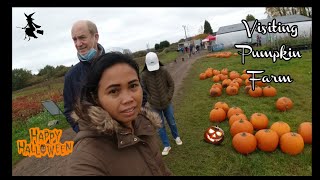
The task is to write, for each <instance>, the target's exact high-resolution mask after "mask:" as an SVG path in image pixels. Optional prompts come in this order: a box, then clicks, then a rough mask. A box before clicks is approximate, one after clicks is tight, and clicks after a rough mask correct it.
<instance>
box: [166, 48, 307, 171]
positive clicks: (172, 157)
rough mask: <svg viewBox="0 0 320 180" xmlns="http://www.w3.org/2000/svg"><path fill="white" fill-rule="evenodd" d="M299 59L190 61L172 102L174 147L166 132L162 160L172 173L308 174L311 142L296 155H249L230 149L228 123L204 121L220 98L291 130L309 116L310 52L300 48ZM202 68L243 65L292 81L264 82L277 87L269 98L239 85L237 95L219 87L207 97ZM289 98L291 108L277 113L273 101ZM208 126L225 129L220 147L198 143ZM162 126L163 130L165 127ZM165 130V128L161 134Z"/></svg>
mask: <svg viewBox="0 0 320 180" xmlns="http://www.w3.org/2000/svg"><path fill="white" fill-rule="evenodd" d="M301 54H302V58H301V59H298V58H296V59H291V60H290V61H283V60H278V61H277V62H276V63H272V59H270V58H269V59H253V58H251V57H246V61H245V62H246V63H245V65H242V64H241V59H240V56H232V57H230V58H202V59H199V60H197V62H195V63H194V65H193V67H192V69H191V70H190V72H189V74H188V76H187V77H186V79H185V81H184V82H183V87H182V88H181V89H180V90H179V91H182V92H183V93H178V96H177V97H176V99H175V101H174V109H175V118H176V121H177V125H178V130H179V133H180V136H181V139H182V141H183V145H182V146H177V145H176V144H175V143H174V141H173V139H172V136H170V138H171V146H172V147H173V148H172V150H171V151H170V153H169V155H168V156H165V157H164V159H165V162H166V163H167V165H168V167H169V168H170V169H171V170H172V172H173V173H174V174H175V175H181V176H185V175H191V176H198V175H204V176H216V175H221V176H237V175H241V176H311V175H312V145H309V144H305V146H304V150H303V151H302V153H300V154H298V155H295V156H291V155H288V154H285V153H283V152H282V151H281V150H280V147H279V146H278V148H277V149H276V150H275V151H274V152H272V153H268V152H263V151H260V150H259V149H257V150H256V151H254V152H253V153H251V154H249V155H242V154H240V153H238V152H237V151H236V150H235V149H234V148H233V147H232V144H231V142H232V138H231V134H230V131H229V124H228V121H227V120H226V121H223V122H221V123H220V124H217V123H212V122H210V121H209V113H210V111H211V109H212V107H213V105H214V104H215V103H216V102H218V101H222V102H226V103H227V104H228V105H229V107H234V106H237V107H240V108H241V109H243V110H244V113H245V115H246V116H247V117H248V118H250V116H251V115H252V114H253V113H255V112H261V113H264V114H266V115H267V117H268V118H269V125H268V127H270V126H271V124H272V123H273V122H276V121H284V122H287V123H288V124H289V125H290V127H291V131H293V132H297V129H298V126H299V124H300V123H302V122H305V121H309V122H311V120H312V104H311V103H312V81H311V80H312V50H309V51H301ZM208 67H212V68H213V69H218V70H221V69H223V68H228V70H229V72H230V71H233V70H234V71H238V72H239V73H240V74H241V72H242V71H243V70H244V69H251V70H265V72H264V74H261V75H258V76H257V77H261V76H262V75H271V74H273V75H290V77H291V78H292V79H293V80H294V81H293V82H292V83H270V85H272V86H273V87H275V88H276V89H277V95H276V96H275V97H259V98H253V97H250V96H249V95H247V94H245V93H244V86H242V87H240V91H239V94H238V95H235V96H228V95H227V94H226V93H225V89H224V90H223V93H222V95H221V96H220V97H211V96H209V89H210V87H211V85H212V84H213V82H212V81H211V79H206V80H199V74H200V73H201V72H204V71H205V70H206V69H207V68H208ZM282 96H286V97H289V98H290V99H291V100H292V101H293V102H294V106H293V108H292V109H291V110H289V111H287V112H279V111H277V109H276V107H275V102H276V100H277V99H278V98H279V97H282ZM211 125H219V127H221V128H222V129H223V130H224V132H225V139H224V141H223V142H222V144H220V145H212V144H209V143H206V142H204V139H203V134H204V131H205V130H206V129H207V128H208V127H210V126H211ZM167 130H169V129H168V128H167ZM167 133H169V132H167Z"/></svg>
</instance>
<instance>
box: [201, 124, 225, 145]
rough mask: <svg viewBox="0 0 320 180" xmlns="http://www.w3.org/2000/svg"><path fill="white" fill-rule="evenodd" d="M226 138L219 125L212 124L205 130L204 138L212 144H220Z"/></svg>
mask: <svg viewBox="0 0 320 180" xmlns="http://www.w3.org/2000/svg"><path fill="white" fill-rule="evenodd" d="M223 139H224V131H223V130H222V129H221V128H220V127H218V126H211V127H209V128H208V129H207V130H206V131H205V132H204V140H205V141H206V142H208V143H211V144H220V143H222V141H223Z"/></svg>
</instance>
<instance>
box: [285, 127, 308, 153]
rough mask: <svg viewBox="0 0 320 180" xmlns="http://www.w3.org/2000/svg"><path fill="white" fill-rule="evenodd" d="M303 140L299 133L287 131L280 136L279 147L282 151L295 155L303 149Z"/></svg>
mask: <svg viewBox="0 0 320 180" xmlns="http://www.w3.org/2000/svg"><path fill="white" fill-rule="evenodd" d="M303 148H304V142H303V138H302V136H301V135H300V134H298V133H295V132H288V133H285V134H283V135H282V136H281V138H280V149H281V151H282V152H284V153H287V154H290V155H297V154H299V153H301V152H302V151H303Z"/></svg>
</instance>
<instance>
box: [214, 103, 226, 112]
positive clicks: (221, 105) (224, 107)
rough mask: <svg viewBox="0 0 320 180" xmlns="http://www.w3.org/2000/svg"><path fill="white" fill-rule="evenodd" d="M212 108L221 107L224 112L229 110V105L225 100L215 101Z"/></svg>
mask: <svg viewBox="0 0 320 180" xmlns="http://www.w3.org/2000/svg"><path fill="white" fill-rule="evenodd" d="M213 108H222V109H223V110H224V111H225V112H226V114H227V113H228V110H229V105H228V104H227V103H225V102H220V101H219V102H216V104H214V107H213Z"/></svg>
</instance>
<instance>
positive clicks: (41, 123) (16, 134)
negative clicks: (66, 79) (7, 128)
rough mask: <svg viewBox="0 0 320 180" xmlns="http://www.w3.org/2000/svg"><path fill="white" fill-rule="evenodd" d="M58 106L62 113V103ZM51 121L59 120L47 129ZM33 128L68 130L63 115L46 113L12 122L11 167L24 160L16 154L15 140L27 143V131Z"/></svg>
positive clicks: (28, 138)
mask: <svg viewBox="0 0 320 180" xmlns="http://www.w3.org/2000/svg"><path fill="white" fill-rule="evenodd" d="M58 106H59V107H60V109H61V110H62V111H63V102H61V103H58ZM51 120H59V124H57V125H56V126H54V127H52V128H48V126H47V125H48V122H49V121H51ZM33 127H39V128H40V129H44V128H48V129H53V128H56V129H66V128H69V127H70V125H69V124H68V122H67V120H66V119H65V117H64V116H63V115H56V116H54V117H53V116H52V115H51V114H50V113H49V112H48V111H45V112H42V113H39V114H37V115H36V116H33V117H31V118H29V119H28V121H26V122H20V121H18V122H12V165H15V164H16V163H17V162H19V161H20V160H21V159H23V158H24V156H22V155H21V154H18V149H17V140H22V139H26V140H27V142H28V143H29V140H30V136H29V129H30V128H33Z"/></svg>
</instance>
